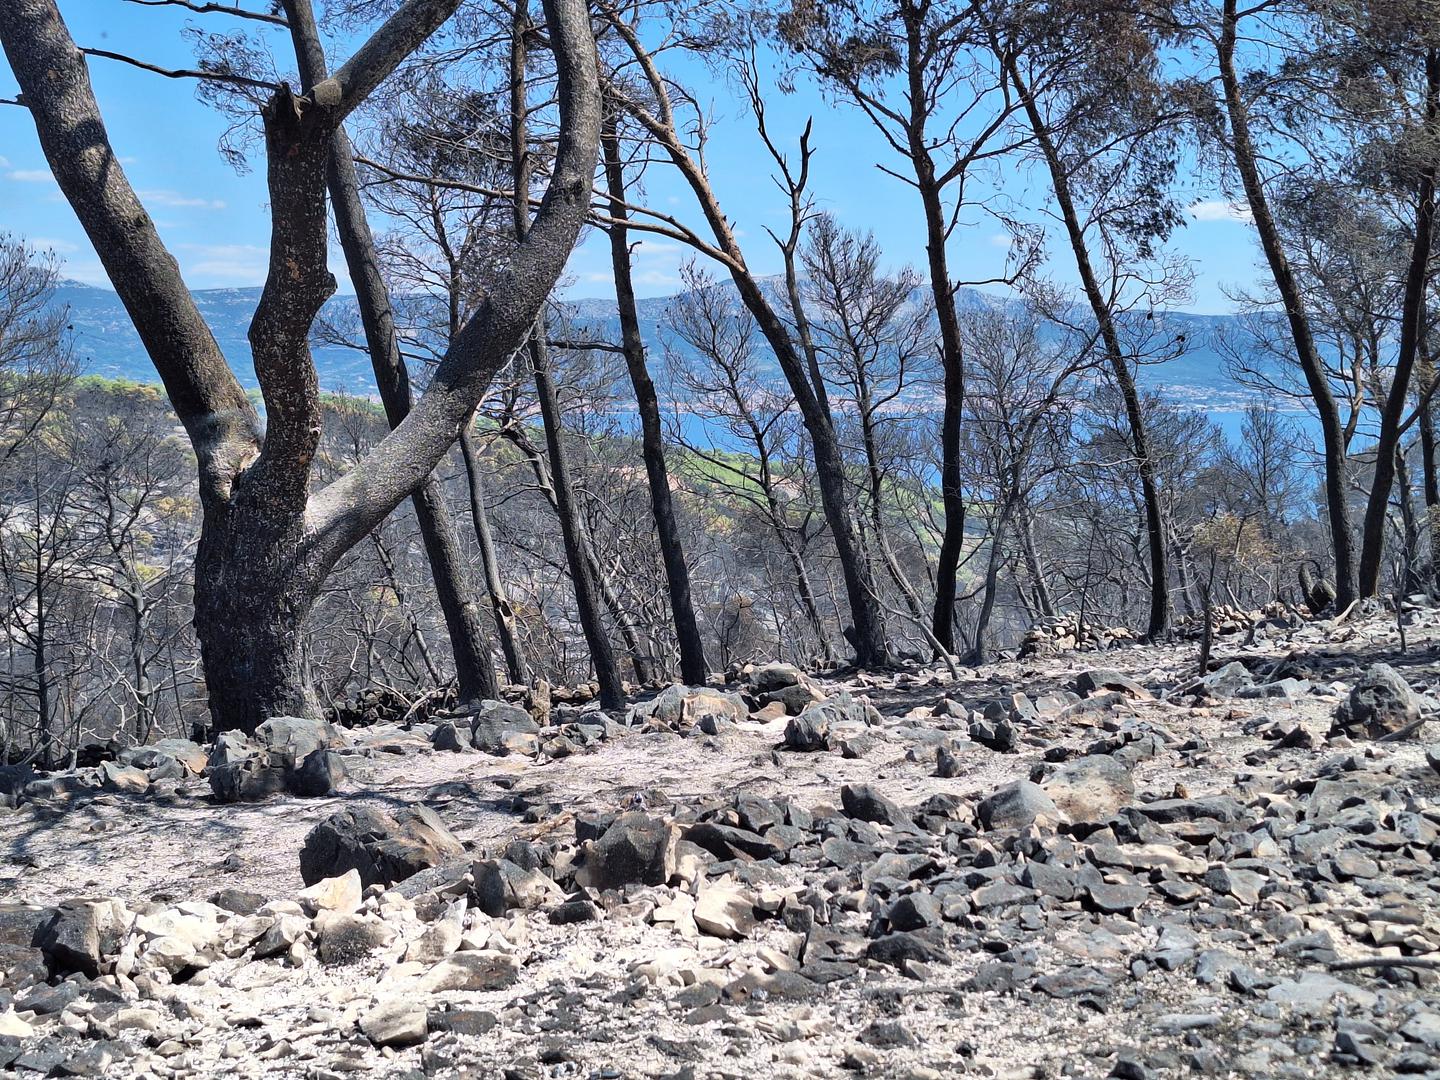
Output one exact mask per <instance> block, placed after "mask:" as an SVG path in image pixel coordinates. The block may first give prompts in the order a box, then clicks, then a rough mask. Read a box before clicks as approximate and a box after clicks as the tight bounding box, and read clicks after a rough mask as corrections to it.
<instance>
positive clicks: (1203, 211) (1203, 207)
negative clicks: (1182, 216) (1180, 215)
mask: <svg viewBox="0 0 1440 1080" xmlns="http://www.w3.org/2000/svg"><path fill="white" fill-rule="evenodd" d="M1185 212H1186V213H1187V214H1189V215H1190V216H1191V217H1192V218H1194V219H1195V220H1196V221H1244V222H1251V221H1254V220H1255V215H1254V214H1252V213H1250V208H1249V207H1248V206H1243V205H1241V204H1240V203H1232V202H1226V201H1225V200H1224V199H1202V200H1201V201H1199V202H1196V203H1191V204H1190V206H1189V207H1188V208H1187V209H1186V211H1185Z"/></svg>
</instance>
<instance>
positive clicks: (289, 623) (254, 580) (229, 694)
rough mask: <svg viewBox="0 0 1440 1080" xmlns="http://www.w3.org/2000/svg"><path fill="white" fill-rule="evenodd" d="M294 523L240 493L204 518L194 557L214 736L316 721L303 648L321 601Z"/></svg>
mask: <svg viewBox="0 0 1440 1080" xmlns="http://www.w3.org/2000/svg"><path fill="white" fill-rule="evenodd" d="M319 589H320V576H319V575H317V574H315V573H314V572H313V571H312V570H310V569H309V567H307V565H306V559H305V551H304V530H303V523H302V522H301V520H300V519H299V518H298V517H296V516H294V515H287V514H272V513H266V512H265V511H264V510H263V509H262V508H261V507H257V506H256V505H255V503H254V500H251V499H248V498H246V497H245V493H244V492H240V493H238V494H237V496H236V497H235V498H234V499H233V500H232V502H231V505H230V506H229V508H228V509H226V510H225V511H224V512H223V513H222V515H221V516H220V520H212V519H211V516H210V515H209V514H208V513H207V515H206V522H205V527H204V529H203V530H202V532H201V535H200V543H199V546H198V547H197V548H196V551H195V633H196V636H197V637H198V638H199V640H200V656H201V660H202V661H203V663H204V666H205V686H206V691H207V693H208V694H209V703H210V717H211V721H212V725H213V727H214V729H215V731H232V730H238V731H254V730H255V728H256V727H257V726H259V725H260V724H261V723H263V722H264V721H266V720H268V719H269V718H270V717H272V716H318V715H320V702H319V700H318V699H317V698H316V697H315V693H314V691H313V689H312V688H311V687H310V685H309V683H308V682H307V680H306V679H305V672H304V661H303V658H302V656H301V638H302V635H303V633H304V624H305V620H306V618H307V617H308V616H309V614H310V608H311V606H312V605H313V604H314V603H315V598H316V596H317V595H318V594H319Z"/></svg>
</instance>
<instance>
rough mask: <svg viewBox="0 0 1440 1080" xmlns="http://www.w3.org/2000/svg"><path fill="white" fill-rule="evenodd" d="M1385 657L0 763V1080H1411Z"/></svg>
mask: <svg viewBox="0 0 1440 1080" xmlns="http://www.w3.org/2000/svg"><path fill="white" fill-rule="evenodd" d="M1405 622H1406V624H1407V626H1406V639H1407V648H1406V649H1405V650H1404V651H1402V650H1401V649H1400V643H1399V635H1398V631H1397V628H1396V624H1395V618H1394V615H1393V613H1390V612H1384V611H1377V612H1374V613H1371V614H1368V615H1352V616H1351V617H1349V618H1347V619H1344V620H1342V621H1338V622H1337V621H1334V620H1324V619H1322V620H1315V621H1304V620H1301V619H1299V618H1295V617H1290V618H1281V619H1274V620H1270V621H1268V622H1267V623H1265V624H1263V625H1260V626H1258V627H1256V628H1255V629H1254V633H1253V634H1250V635H1247V634H1246V633H1244V632H1243V631H1242V632H1241V633H1236V634H1232V635H1227V636H1222V637H1221V638H1220V639H1219V640H1218V641H1217V643H1216V646H1215V651H1214V659H1213V661H1212V664H1211V670H1210V671H1209V672H1208V673H1207V674H1206V675H1205V677H1203V678H1200V677H1198V671H1197V666H1196V665H1197V655H1196V654H1197V649H1196V646H1195V645H1194V644H1182V645H1173V646H1155V647H1148V646H1126V647H1120V648H1115V649H1111V650H1109V651H1105V652H1084V653H1067V654H1060V655H1054V656H1048V657H1044V658H1034V659H1029V660H1023V661H1009V662H1004V663H999V664H995V665H992V666H988V667H985V668H982V669H980V670H978V671H973V672H967V673H966V674H965V675H964V676H963V677H962V678H960V679H958V680H956V679H952V678H951V676H950V675H949V673H948V672H947V671H946V670H945V669H944V668H927V669H921V670H913V671H906V672H899V673H895V674H892V675H883V676H878V675H851V676H849V677H818V678H816V677H810V676H807V675H804V674H802V673H800V672H797V671H795V670H793V669H789V668H786V667H784V666H780V665H764V666H760V667H755V668H750V669H747V670H745V671H743V672H738V673H736V674H737V676H738V677H737V679H736V680H734V681H732V682H731V683H729V684H726V685H725V686H723V687H721V686H719V685H718V684H717V685H716V686H713V687H710V688H708V689H703V690H700V689H692V690H685V689H683V688H679V689H672V690H669V691H666V692H664V693H662V694H661V695H659V696H658V697H653V696H652V697H650V698H648V699H644V700H641V701H640V702H639V703H637V705H636V706H635V707H633V708H632V709H631V710H630V712H629V713H627V714H626V715H624V716H618V717H610V718H607V717H605V716H603V715H602V714H600V713H599V712H598V711H596V710H594V709H593V708H590V707H584V708H577V707H573V706H562V705H559V704H550V703H547V702H546V701H545V700H544V697H543V695H541V696H540V697H539V698H537V697H535V696H534V695H532V696H531V698H530V700H529V702H528V706H527V705H526V704H523V703H517V704H508V705H492V706H490V707H487V708H486V709H485V710H483V711H482V712H480V713H478V714H476V715H473V716H462V717H456V718H453V719H451V720H448V721H441V722H439V723H426V724H417V725H415V726H414V727H413V728H412V729H409V730H406V729H402V728H400V727H397V726H394V725H384V724H382V725H376V726H372V727H368V728H357V729H352V730H347V731H341V730H336V729H333V728H330V727H328V726H327V725H324V724H318V723H313V722H305V721H272V722H271V724H269V725H267V726H266V728H265V729H263V730H262V732H261V733H259V736H258V737H256V738H253V739H242V738H236V737H235V736H225V737H224V738H222V739H221V740H220V741H219V742H218V743H217V744H215V745H213V746H194V745H192V744H185V743H179V742H171V743H164V744H160V745H159V746H156V747H151V748H141V749H131V750H127V751H124V752H123V753H120V754H119V755H118V758H117V760H115V761H113V762H106V763H104V764H102V765H100V766H98V767H92V768H85V769H79V770H76V771H73V772H70V773H62V774H53V775H44V776H35V777H31V776H25V775H21V771H20V770H13V769H12V770H10V771H9V772H8V773H7V774H6V775H5V777H4V783H3V785H0V800H3V802H0V807H4V805H5V804H18V805H14V808H0V851H3V865H0V1071H7V1070H8V1071H11V1072H14V1073H18V1074H20V1075H31V1076H44V1075H58V1076H65V1075H79V1076H84V1075H93V1076H106V1077H111V1076H113V1077H130V1076H155V1077H185V1076H219V1075H230V1076H236V1077H259V1076H287V1077H289V1076H293V1077H308V1078H316V1080H319V1078H329V1077H353V1076H364V1075H373V1076H383V1077H392V1076H437V1077H450V1076H476V1077H491V1076H497V1077H523V1078H530V1077H535V1078H539V1077H582V1078H583V1077H596V1078H618V1077H697V1078H698V1077H736V1078H744V1080H760V1078H768V1077H802V1076H822V1077H840V1076H874V1077H914V1078H920V1077H937V1076H986V1077H1014V1078H1020V1077H1059V1076H1091V1077H1104V1076H1118V1077H1126V1078H1142V1077H1170V1076H1191V1075H1197V1076H1215V1077H1224V1076H1242V1077H1257V1078H1258V1077H1292V1076H1293V1077H1305V1078H1307V1080H1312V1078H1316V1077H1326V1076H1348V1075H1351V1074H1355V1073H1357V1072H1361V1071H1366V1070H1369V1071H1370V1072H1371V1073H1372V1074H1375V1075H1394V1074H1417V1075H1427V1074H1428V1075H1435V1076H1440V989H1437V975H1440V971H1437V970H1436V968H1437V966H1440V964H1437V958H1440V948H1437V946H1440V919H1437V908H1440V876H1437V874H1436V872H1435V866H1434V863H1435V860H1436V858H1437V856H1440V747H1437V748H1436V749H1434V750H1431V751H1429V752H1427V745H1429V744H1428V743H1427V738H1430V739H1440V736H1437V735H1435V734H1434V733H1433V731H1429V732H1428V734H1427V729H1429V728H1433V725H1427V724H1426V723H1425V722H1424V721H1425V719H1426V717H1428V716H1429V715H1430V714H1431V712H1432V711H1433V710H1434V709H1435V708H1436V702H1435V701H1434V700H1432V699H1431V697H1430V693H1431V692H1432V690H1434V688H1435V687H1436V685H1437V672H1440V665H1437V654H1436V651H1435V644H1436V640H1437V636H1440V613H1437V612H1436V611H1433V610H1431V609H1429V608H1427V607H1424V606H1422V605H1417V606H1416V607H1415V609H1414V610H1412V611H1410V612H1409V613H1408V614H1407V615H1406V616H1405ZM227 800H228V801H227Z"/></svg>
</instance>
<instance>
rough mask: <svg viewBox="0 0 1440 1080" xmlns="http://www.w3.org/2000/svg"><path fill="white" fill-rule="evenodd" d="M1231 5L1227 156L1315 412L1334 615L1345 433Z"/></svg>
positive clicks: (1353, 576)
mask: <svg viewBox="0 0 1440 1080" xmlns="http://www.w3.org/2000/svg"><path fill="white" fill-rule="evenodd" d="M1238 21H1239V15H1238V12H1237V0H1224V9H1223V14H1222V22H1221V32H1220V40H1219V48H1218V50H1217V52H1218V59H1219V67H1220V82H1221V86H1222V87H1223V89H1224V96H1225V112H1226V115H1227V117H1228V118H1229V121H1230V137H1231V144H1232V145H1231V154H1232V156H1233V158H1234V161H1235V168H1236V170H1237V171H1238V172H1239V174H1240V180H1241V183H1242V185H1243V186H1244V189H1245V198H1246V201H1247V202H1248V203H1249V206H1250V212H1251V214H1252V215H1253V217H1254V219H1255V231H1256V233H1257V234H1258V235H1259V237H1260V246H1261V248H1262V249H1263V250H1264V252H1265V260H1266V262H1267V263H1268V265H1269V267H1270V274H1271V276H1272V277H1273V278H1274V280H1275V288H1276V290H1277V291H1278V292H1279V294H1280V301H1281V303H1282V304H1284V306H1285V318H1286V320H1287V321H1288V323H1289V326H1290V336H1291V338H1292V339H1293V340H1294V342H1295V355H1296V359H1297V360H1299V362H1300V367H1301V370H1302V371H1304V373H1305V382H1306V385H1307V386H1308V387H1309V390H1310V397H1311V399H1312V400H1313V401H1314V403H1315V411H1316V413H1317V414H1318V416H1319V419H1320V431H1321V437H1322V439H1323V441H1324V446H1325V505H1326V512H1327V516H1328V518H1329V523H1330V542H1331V546H1332V548H1333V550H1334V557H1335V604H1336V607H1337V608H1339V609H1340V610H1342V611H1343V610H1344V609H1345V608H1347V607H1349V606H1350V604H1351V603H1352V602H1353V601H1354V600H1355V598H1356V597H1357V596H1358V595H1359V592H1358V589H1359V579H1358V575H1357V573H1356V566H1355V538H1354V535H1353V533H1352V531H1351V528H1350V509H1349V505H1348V503H1347V502H1346V494H1347V493H1346V490H1345V489H1346V463H1345V456H1346V455H1345V444H1346V436H1345V428H1344V425H1343V424H1342V423H1341V420H1340V410H1339V408H1338V406H1337V405H1336V403H1335V396H1334V394H1332V393H1331V392H1330V383H1329V381H1328V379H1327V378H1326V375H1325V366H1324V364H1323V362H1322V361H1321V359H1320V352H1319V350H1318V348H1317V347H1316V345H1315V336H1314V334H1313V332H1312V331H1311V328H1310V317H1309V313H1308V312H1307V311H1306V308H1305V301H1304V298H1303V297H1302V296H1301V293H1300V286H1299V283H1298V282H1297V281H1296V279H1295V272H1294V270H1293V269H1292V268H1291V266H1290V259H1289V257H1288V256H1287V255H1286V253H1285V244H1284V241H1283V240H1282V239H1281V236H1280V229H1279V227H1278V226H1277V225H1276V223H1275V218H1274V216H1273V215H1272V213H1271V211H1270V199H1269V196H1268V195H1266V193H1265V184H1264V181H1263V180H1262V179H1261V176H1260V165H1259V156H1258V152H1257V150H1256V148H1255V143H1254V140H1253V138H1252V137H1251V134H1250V114H1249V108H1248V106H1247V105H1246V104H1245V98H1244V95H1243V93H1242V90H1241V86H1240V77H1239V74H1238V73H1237V71H1236V68H1235V45H1236V39H1237V37H1238V25H1237V24H1238Z"/></svg>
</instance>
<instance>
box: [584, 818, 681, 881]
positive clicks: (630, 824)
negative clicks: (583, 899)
mask: <svg viewBox="0 0 1440 1080" xmlns="http://www.w3.org/2000/svg"><path fill="white" fill-rule="evenodd" d="M679 841H680V830H679V829H677V828H676V827H675V825H674V824H673V823H672V822H669V821H664V820H662V819H660V818H653V817H650V816H649V815H648V814H645V813H643V812H641V811H639V810H633V811H631V812H629V813H625V814H621V815H620V816H619V817H617V818H616V819H615V820H614V822H612V823H611V825H610V827H609V828H608V829H606V830H605V833H604V835H603V836H601V837H600V839H599V840H597V841H596V842H595V844H594V846H593V847H592V848H591V849H590V850H589V852H588V853H587V855H586V859H585V866H584V877H585V882H584V884H586V885H589V886H590V887H591V888H596V889H620V888H623V887H624V886H626V885H664V884H665V883H666V882H668V881H669V880H670V879H671V878H672V877H673V876H674V875H675V871H676V848H677V846H678V844H679Z"/></svg>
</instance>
